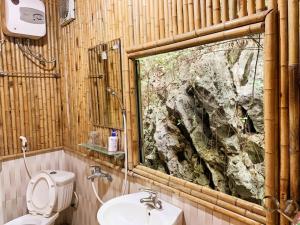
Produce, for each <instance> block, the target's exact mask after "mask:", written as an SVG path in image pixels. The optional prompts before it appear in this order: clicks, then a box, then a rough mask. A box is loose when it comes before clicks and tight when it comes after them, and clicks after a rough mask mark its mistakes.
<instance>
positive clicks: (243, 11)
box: [239, 0, 247, 17]
mask: <svg viewBox="0 0 300 225" xmlns="http://www.w3.org/2000/svg"><path fill="white" fill-rule="evenodd" d="M239 6H240V7H239V17H244V16H246V15H247V0H240V1H239Z"/></svg>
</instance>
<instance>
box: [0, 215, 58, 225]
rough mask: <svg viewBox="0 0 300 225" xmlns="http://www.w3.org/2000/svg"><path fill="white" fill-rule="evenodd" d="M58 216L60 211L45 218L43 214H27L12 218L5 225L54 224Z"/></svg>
mask: <svg viewBox="0 0 300 225" xmlns="http://www.w3.org/2000/svg"><path fill="white" fill-rule="evenodd" d="M57 217H58V213H56V214H54V215H53V216H51V217H49V218H45V217H43V216H41V215H36V216H33V215H30V214H28V215H25V216H21V217H19V218H17V219H15V220H12V221H10V222H8V223H6V224H4V225H53V224H54V222H55V220H56V219H57Z"/></svg>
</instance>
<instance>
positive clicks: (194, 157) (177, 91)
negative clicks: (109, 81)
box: [138, 35, 264, 203]
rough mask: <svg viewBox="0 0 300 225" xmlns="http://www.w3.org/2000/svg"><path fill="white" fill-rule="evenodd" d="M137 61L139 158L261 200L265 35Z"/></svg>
mask: <svg viewBox="0 0 300 225" xmlns="http://www.w3.org/2000/svg"><path fill="white" fill-rule="evenodd" d="M138 64H139V73H138V76H139V84H138V85H139V93H140V96H139V103H140V118H141V138H142V142H143V143H142V156H143V157H142V158H143V159H142V160H143V164H144V165H145V166H148V167H151V168H153V169H156V170H160V171H163V172H165V173H167V174H170V175H173V176H176V177H179V178H182V179H185V180H188V181H190V182H193V183H196V184H199V185H204V186H207V187H210V188H212V189H215V190H218V191H221V192H224V193H228V194H231V195H233V196H237V197H239V198H242V199H245V200H249V201H252V202H255V203H261V201H262V199H263V197H264V124H263V121H264V120H263V119H264V118H263V35H255V36H247V37H242V38H238V39H235V40H230V41H223V42H219V43H211V44H207V45H202V46H197V47H194V48H189V49H184V50H180V51H175V52H170V53H165V54H160V55H155V56H150V57H145V58H142V59H140V60H139V63H138Z"/></svg>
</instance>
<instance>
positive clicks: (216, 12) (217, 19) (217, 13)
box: [213, 0, 221, 24]
mask: <svg viewBox="0 0 300 225" xmlns="http://www.w3.org/2000/svg"><path fill="white" fill-rule="evenodd" d="M213 23H214V24H218V23H221V8H220V1H219V0H213Z"/></svg>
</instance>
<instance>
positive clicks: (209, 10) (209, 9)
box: [206, 0, 213, 27]
mask: <svg viewBox="0 0 300 225" xmlns="http://www.w3.org/2000/svg"><path fill="white" fill-rule="evenodd" d="M212 24H213V7H212V0H206V26H207V27H209V26H211V25H212Z"/></svg>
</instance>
